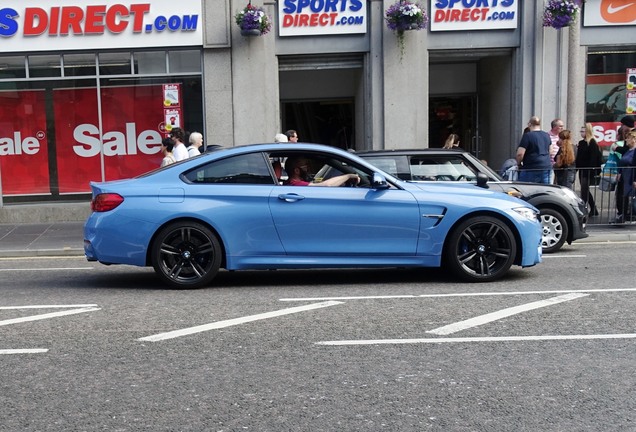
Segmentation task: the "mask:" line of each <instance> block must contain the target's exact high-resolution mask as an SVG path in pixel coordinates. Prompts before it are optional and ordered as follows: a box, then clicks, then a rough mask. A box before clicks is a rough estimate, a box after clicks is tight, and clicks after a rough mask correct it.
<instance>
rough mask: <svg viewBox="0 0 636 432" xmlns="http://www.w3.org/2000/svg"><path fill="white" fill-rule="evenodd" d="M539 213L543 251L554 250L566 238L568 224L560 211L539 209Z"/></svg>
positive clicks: (558, 247) (559, 247)
mask: <svg viewBox="0 0 636 432" xmlns="http://www.w3.org/2000/svg"><path fill="white" fill-rule="evenodd" d="M539 212H540V213H541V214H540V215H539V218H540V220H541V229H542V236H541V247H542V248H543V252H544V253H551V252H556V251H558V250H559V249H561V247H562V246H563V243H565V240H566V239H567V238H568V224H567V222H566V221H565V218H564V217H563V215H562V214H561V213H559V212H558V211H556V210H553V209H548V208H544V209H541V208H540V209H539Z"/></svg>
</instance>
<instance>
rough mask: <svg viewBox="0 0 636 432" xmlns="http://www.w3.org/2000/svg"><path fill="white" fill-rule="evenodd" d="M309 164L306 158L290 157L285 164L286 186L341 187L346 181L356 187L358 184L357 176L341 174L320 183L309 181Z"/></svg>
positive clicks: (358, 178)
mask: <svg viewBox="0 0 636 432" xmlns="http://www.w3.org/2000/svg"><path fill="white" fill-rule="evenodd" d="M310 166H311V165H310V162H309V160H308V159H307V158H305V157H302V156H292V157H290V158H288V159H287V161H286V162H285V171H287V175H289V180H287V182H286V184H287V185H290V186H342V185H343V184H345V183H347V182H348V181H351V182H353V184H355V185H357V184H359V183H360V177H359V176H358V174H343V175H339V176H337V177H332V178H330V179H327V180H324V181H321V182H310V181H309V167H310Z"/></svg>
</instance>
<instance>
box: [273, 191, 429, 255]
mask: <svg viewBox="0 0 636 432" xmlns="http://www.w3.org/2000/svg"><path fill="white" fill-rule="evenodd" d="M269 203H270V208H271V212H272V216H273V219H274V224H275V227H276V230H277V231H278V235H279V237H280V239H281V242H282V244H283V247H284V249H285V251H286V253H287V254H288V255H297V256H308V255H314V256H315V255H325V256H331V257H338V256H343V257H345V256H346V257H352V256H372V255H377V256H399V255H402V256H404V255H414V254H415V251H416V250H417V241H418V237H419V229H420V214H419V213H420V212H419V210H418V203H417V201H416V200H415V198H414V197H413V195H412V194H411V193H410V192H408V191H405V190H401V189H397V188H392V189H370V188H355V187H317V186H285V185H280V186H278V187H275V188H274V189H273V190H272V193H271V195H270V200H269Z"/></svg>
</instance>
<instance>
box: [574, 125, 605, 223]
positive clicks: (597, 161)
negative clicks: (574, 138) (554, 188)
mask: <svg viewBox="0 0 636 432" xmlns="http://www.w3.org/2000/svg"><path fill="white" fill-rule="evenodd" d="M602 163H603V153H602V152H601V148H600V147H599V146H598V143H597V142H596V140H595V139H594V131H593V130H592V123H585V126H583V127H582V128H581V141H579V144H578V147H577V151H576V160H575V165H576V168H577V169H578V170H579V183H580V184H581V199H582V200H583V201H585V203H586V204H587V205H589V207H590V216H598V214H599V213H598V208H597V207H596V202H595V201H594V196H593V194H591V193H590V186H592V185H596V184H597V181H598V180H599V176H600V174H601V164H602Z"/></svg>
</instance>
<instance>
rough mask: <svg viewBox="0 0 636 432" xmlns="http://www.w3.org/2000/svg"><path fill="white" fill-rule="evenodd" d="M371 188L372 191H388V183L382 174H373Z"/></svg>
mask: <svg viewBox="0 0 636 432" xmlns="http://www.w3.org/2000/svg"><path fill="white" fill-rule="evenodd" d="M371 181H372V183H373V184H372V185H371V187H373V189H388V188H389V183H388V182H387V181H386V178H384V176H383V175H382V174H378V173H373V179H372V180H371Z"/></svg>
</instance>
